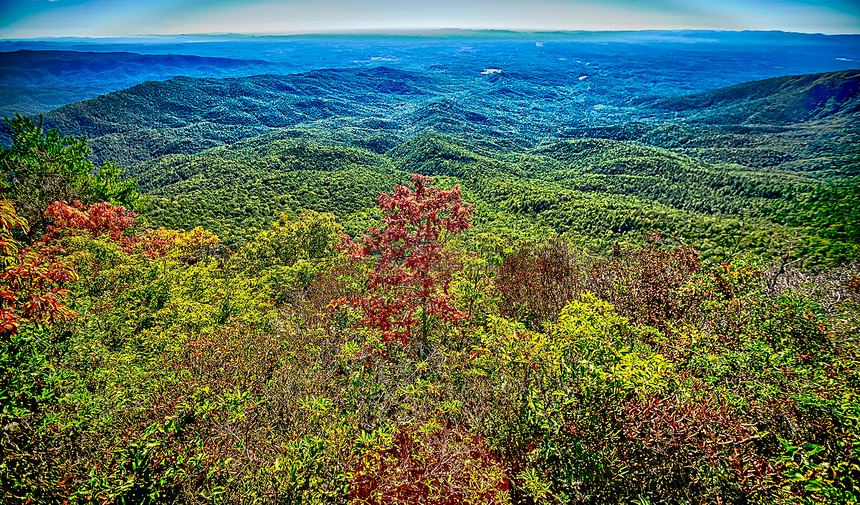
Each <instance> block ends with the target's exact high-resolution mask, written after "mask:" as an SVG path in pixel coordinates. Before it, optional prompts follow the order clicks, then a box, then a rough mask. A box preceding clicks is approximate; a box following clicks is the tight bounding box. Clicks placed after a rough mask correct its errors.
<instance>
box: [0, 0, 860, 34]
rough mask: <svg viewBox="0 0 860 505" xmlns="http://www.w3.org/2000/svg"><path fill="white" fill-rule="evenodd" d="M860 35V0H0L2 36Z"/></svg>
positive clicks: (0, 30) (0, 28)
mask: <svg viewBox="0 0 860 505" xmlns="http://www.w3.org/2000/svg"><path fill="white" fill-rule="evenodd" d="M437 28H461V29H506V30H524V31H543V30H681V29H715V30H783V31H793V32H805V33H828V34H835V33H848V34H857V33H860V1H857V0H531V1H525V2H524V1H516V2H515V1H510V0H0V38H2V39H11V38H46V37H69V36H71V37H107V36H130V35H176V34H199V33H245V34H296V33H328V32H344V31H346V32H348V31H371V32H373V31H375V32H385V31H386V30H403V29H437Z"/></svg>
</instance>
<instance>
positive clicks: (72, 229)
mask: <svg viewBox="0 0 860 505" xmlns="http://www.w3.org/2000/svg"><path fill="white" fill-rule="evenodd" d="M45 217H47V218H48V219H49V220H51V221H52V222H53V224H52V225H50V226H48V227H47V230H48V234H47V236H46V237H47V238H49V239H52V238H58V237H62V236H66V235H70V234H77V233H81V232H86V233H88V234H89V235H91V236H93V237H98V236H101V235H108V236H109V237H110V238H111V240H114V241H116V242H122V243H123V245H125V246H131V245H132V244H131V242H130V239H131V238H130V237H127V236H124V232H125V230H127V229H129V228H131V226H132V225H133V224H134V218H135V213H134V212H132V211H130V210H127V209H126V208H125V207H123V206H121V205H111V204H109V203H106V202H102V203H94V204H92V205H90V206H89V208H87V207H86V206H85V205H83V204H82V203H81V202H79V201H77V200H76V201H74V202H72V204H71V205H69V204H68V203H66V202H53V203H52V204H51V205H49V206H48V210H46V211H45Z"/></svg>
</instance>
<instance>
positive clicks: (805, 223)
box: [131, 130, 858, 265]
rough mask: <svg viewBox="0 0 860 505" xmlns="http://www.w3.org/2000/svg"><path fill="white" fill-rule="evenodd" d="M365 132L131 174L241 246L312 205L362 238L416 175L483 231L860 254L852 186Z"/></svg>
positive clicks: (580, 152)
mask: <svg viewBox="0 0 860 505" xmlns="http://www.w3.org/2000/svg"><path fill="white" fill-rule="evenodd" d="M354 139H355V137H352V136H351V132H350V131H342V130H332V131H330V132H328V134H327V135H320V134H319V132H313V131H303V132H302V131H297V130H293V131H289V130H287V131H285V132H283V133H282V134H280V135H278V136H264V137H261V138H259V139H251V140H248V141H244V142H241V143H237V144H235V145H233V146H230V147H226V148H218V149H213V150H211V151H207V152H205V153H201V154H197V155H172V156H167V157H164V158H162V159H160V160H158V161H156V162H150V163H145V164H141V165H138V166H137V167H135V168H134V169H133V170H132V171H131V174H132V175H134V176H135V177H137V178H138V179H139V180H141V181H142V183H141V189H142V190H144V191H147V192H149V194H150V195H151V196H152V209H151V210H150V212H149V213H148V216H149V217H150V219H153V220H154V222H156V223H158V224H161V225H164V226H166V227H179V228H186V229H190V228H193V227H196V226H203V227H205V228H207V229H211V230H212V231H213V232H215V233H216V234H218V235H219V237H221V238H222V239H223V240H224V242H225V244H227V245H228V247H230V248H232V249H235V248H237V247H238V246H239V244H240V243H241V242H242V241H243V240H245V239H249V238H250V237H252V236H253V235H254V234H255V233H256V232H257V231H258V230H260V229H262V228H264V227H265V226H267V224H268V222H269V221H270V220H271V219H272V218H273V217H274V216H277V215H279V214H280V213H286V214H288V215H296V214H297V213H299V212H300V211H301V210H302V209H313V210H315V211H317V212H331V213H333V214H334V215H335V216H336V217H337V218H338V219H339V220H340V221H341V223H342V225H343V226H344V227H345V229H346V231H347V233H349V234H350V235H352V236H358V235H360V234H362V233H363V232H364V230H366V229H367V228H369V227H373V226H375V224H374V223H375V222H376V220H378V219H379V216H378V214H377V212H376V211H375V210H374V203H373V198H372V196H370V195H374V194H379V193H382V192H384V191H386V189H387V188H389V187H391V186H392V185H394V184H397V183H399V182H405V181H407V180H408V174H409V173H410V170H414V171H416V172H418V173H421V174H424V175H429V176H436V177H440V180H444V181H446V184H447V185H449V186H454V185H459V186H461V187H462V188H463V191H464V195H465V196H466V198H467V199H468V200H469V201H470V202H471V203H473V205H474V207H475V218H474V222H475V224H476V226H477V227H478V228H480V229H482V230H484V231H494V232H496V233H501V234H503V235H506V236H509V237H512V238H517V239H522V240H539V239H540V238H542V237H544V236H546V235H547V234H555V235H563V236H565V237H567V238H568V239H569V240H572V241H574V242H577V243H578V244H579V247H581V248H587V249H590V250H592V251H596V252H600V253H604V252H606V250H607V248H608V247H611V245H612V244H613V243H615V242H616V241H621V242H622V243H628V244H632V243H641V242H642V240H641V237H642V233H643V232H647V231H652V230H654V229H660V230H662V231H663V232H664V235H665V236H666V237H667V238H671V239H673V240H675V241H676V242H678V243H686V244H689V245H691V246H695V247H696V248H697V249H699V250H700V251H701V254H702V255H703V257H704V258H705V259H707V260H709V261H711V260H715V261H723V260H725V259H727V258H728V257H729V256H730V255H731V254H733V253H736V252H738V251H740V250H752V251H756V252H759V253H764V254H770V253H772V252H774V251H773V249H775V248H778V246H776V247H775V243H777V242H780V243H781V241H782V239H781V238H780V237H786V236H792V235H796V236H800V237H803V239H802V240H800V241H799V242H798V244H797V246H796V247H794V248H793V249H792V254H793V255H794V257H795V258H799V257H803V258H804V261H805V262H806V263H807V264H808V265H815V264H826V263H838V262H840V261H850V260H853V259H855V258H856V257H857V254H858V251H857V248H856V243H857V242H856V240H855V239H854V238H852V235H851V233H852V231H851V228H850V225H846V224H845V222H846V220H847V218H848V217H850V213H851V212H852V210H851V209H852V207H851V206H850V203H849V202H850V199H848V197H849V193H846V191H848V190H845V189H843V190H840V189H839V188H840V187H841V188H845V187H850V186H848V185H846V184H844V183H840V184H836V183H826V182H821V181H817V180H811V179H807V178H803V177H798V176H796V175H793V174H776V173H771V174H767V173H764V172H760V171H754V170H751V169H748V168H744V167H740V166H736V165H725V164H711V163H707V162H703V161H700V160H697V159H695V158H690V157H688V156H685V155H681V154H676V153H673V152H670V151H668V150H665V149H659V148H653V147H647V146H643V145H642V144H640V143H636V142H630V141H615V140H604V139H585V140H568V141H562V142H554V143H549V144H547V145H544V146H539V147H537V148H535V149H533V150H527V151H522V150H520V151H517V150H513V151H512V150H511V149H512V146H510V145H508V144H505V143H503V142H494V141H492V139H474V138H457V137H451V136H442V135H428V136H419V137H416V138H414V139H411V140H409V141H407V142H404V143H402V144H399V145H397V146H396V147H394V148H392V149H391V150H389V151H388V152H386V153H385V154H384V155H382V154H376V153H372V152H369V151H366V150H364V149H361V148H357V147H355V146H354V144H353V140H354ZM826 195H829V196H826ZM815 202H818V203H815ZM824 202H832V203H829V204H825V203H824ZM826 209H829V210H826ZM832 210H836V212H833V211H832ZM811 215H814V216H815V218H814V219H810V216H811ZM775 241H776V242H775Z"/></svg>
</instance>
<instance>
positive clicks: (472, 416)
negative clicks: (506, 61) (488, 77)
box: [0, 119, 860, 504]
mask: <svg viewBox="0 0 860 505" xmlns="http://www.w3.org/2000/svg"><path fill="white" fill-rule="evenodd" d="M7 128H8V133H9V134H10V135H11V136H12V138H13V143H12V145H11V146H10V147H9V148H8V149H4V150H3V152H2V154H0V167H2V170H3V174H4V177H3V181H4V186H3V196H4V197H5V198H6V199H5V200H2V204H0V212H2V219H0V225H2V230H0V231H2V236H0V238H2V242H0V247H2V249H0V251H2V256H3V265H4V269H3V271H2V273H0V300H2V302H0V303H2V306H0V317H2V319H0V332H1V333H0V345H2V353H0V359H2V370H3V372H2V375H0V381H2V382H0V383H2V388H0V391H2V397H0V402H2V414H0V415H2V419H0V426H2V430H3V431H2V434H3V436H2V439H0V444H2V449H3V452H2V463H0V484H2V485H0V489H2V493H3V495H2V496H3V500H4V501H7V502H10V503H16V502H22V503H26V502H37V503H91V502H95V501H98V502H109V503H165V502H179V503H252V502H258V503H275V502H277V503H347V502H348V503H418V502H420V503H482V504H483V503H571V502H583V503H607V502H612V503H725V502H727V501H728V502H733V503H778V502H791V503H810V504H812V503H823V502H829V503H837V502H838V503H846V502H853V501H856V499H857V496H858V493H860V484H858V480H860V477H858V471H857V468H858V465H860V456H858V454H857V452H856V447H857V444H858V441H859V440H860V431H858V426H860V425H858V418H860V403H858V400H857V399H858V381H857V377H858V371H860V370H858V363H860V358H858V356H857V347H856V346H857V342H856V337H857V335H858V331H860V271H858V270H857V267H856V264H855V265H853V266H851V265H848V266H845V265H843V266H832V267H830V268H827V269H819V270H816V271H807V270H801V269H799V268H798V267H799V265H800V263H798V262H796V261H794V260H791V259H790V258H791V253H792V251H793V249H792V248H796V247H801V246H808V243H807V242H805V240H807V239H806V238H805V237H801V236H799V235H795V236H794V237H782V238H777V236H776V235H774V236H772V237H771V239H772V240H782V239H783V238H784V239H785V240H786V241H785V242H782V243H778V244H777V245H778V246H779V248H778V251H777V255H776V257H774V256H767V255H765V256H762V255H759V254H754V253H752V252H750V250H746V251H745V250H744V249H743V247H742V246H741V245H740V244H734V245H733V251H732V252H731V253H728V252H725V253H723V255H722V257H723V258H724V259H723V261H722V263H714V262H712V261H707V260H706V259H705V258H704V256H703V255H702V254H700V253H699V252H698V251H697V250H696V249H694V248H692V247H690V246H689V245H683V244H680V243H679V242H678V240H677V238H674V239H673V238H672V237H671V235H670V233H667V232H664V233H663V234H661V233H660V231H658V230H660V229H664V230H669V232H671V233H682V231H681V230H679V229H678V228H679V226H680V225H679V224H678V223H681V222H685V221H687V222H690V223H700V224H692V225H690V226H692V227H693V228H695V227H696V226H699V227H700V228H698V229H697V231H696V233H700V234H701V236H703V237H705V236H706V237H711V239H712V240H714V241H717V242H719V241H720V240H723V239H722V238H720V237H724V236H730V235H731V234H732V233H734V236H735V237H746V236H748V235H749V234H750V233H751V229H749V228H743V229H737V230H735V231H734V232H729V230H728V229H726V230H724V231H723V232H720V231H717V228H718V227H719V226H729V225H728V222H727V221H724V220H723V218H720V217H717V216H718V215H717V214H711V213H708V212H707V211H704V210H689V211H682V210H677V209H673V208H670V207H667V206H663V205H662V204H658V203H645V202H643V201H640V200H638V199H633V198H630V197H621V196H615V195H613V194H612V193H611V192H609V191H596V190H588V191H585V190H583V189H573V188H571V187H569V184H571V183H570V182H569V181H568V179H571V178H568V177H556V180H555V182H553V177H554V176H549V177H543V178H539V177H537V175H538V174H540V173H546V174H560V173H563V172H564V171H565V170H575V169H576V168H568V167H569V166H571V165H576V163H581V164H584V165H586V166H591V165H592V164H595V165H597V166H598V167H599V168H597V169H595V170H594V174H593V175H594V176H607V177H608V176H610V175H613V174H616V175H617V170H616V169H614V168H613V166H614V165H612V164H611V163H610V164H607V165H605V166H604V165H601V164H600V163H599V161H600V156H601V153H604V152H613V151H611V150H612V149H614V150H615V152H616V153H617V155H618V156H619V157H621V158H624V155H625V154H630V153H646V155H648V156H654V157H655V158H656V159H657V160H664V161H663V162H664V163H670V164H671V163H676V164H679V167H684V170H683V171H679V175H678V176H679V177H681V178H684V179H683V180H686V178H689V180H690V184H692V185H693V187H699V186H695V184H701V185H702V186H701V187H702V188H706V187H707V188H711V189H713V188H718V187H719V186H718V185H716V184H715V183H714V182H713V181H711V182H708V178H707V176H706V175H707V174H708V173H709V171H711V170H715V168H713V167H711V166H710V165H707V164H702V163H697V162H693V161H691V160H689V159H688V158H685V157H683V156H680V155H676V154H672V153H669V152H667V151H663V150H659V149H655V148H650V147H647V148H646V147H642V146H641V145H638V144H628V143H625V142H621V141H565V142H561V143H555V144H549V145H547V146H545V147H543V148H541V149H538V150H536V151H533V152H526V153H508V154H505V155H504V156H502V155H500V154H499V152H494V151H493V150H492V149H491V148H490V147H489V145H483V146H476V145H468V144H464V143H457V142H455V141H454V140H453V139H450V138H444V137H438V136H435V137H434V136H428V137H418V138H416V139H413V140H412V141H410V142H409V143H407V144H404V145H401V146H398V147H396V148H394V149H392V150H390V151H389V154H387V155H385V156H383V155H379V154H374V153H371V152H369V151H366V150H362V149H358V148H355V147H345V146H342V145H335V143H323V142H321V143H319V144H310V143H305V142H297V141H295V139H291V140H275V141H273V140H272V139H271V138H269V139H266V141H265V142H262V143H260V144H255V143H254V142H253V141H248V142H245V143H244V144H243V145H241V146H235V147H234V148H219V149H217V150H214V151H210V152H206V153H203V154H199V155H192V156H187V155H185V156H182V155H176V156H174V157H168V158H165V159H164V160H161V161H159V162H157V163H152V164H150V165H148V166H146V167H145V168H144V169H141V171H140V172H139V175H140V176H142V177H146V179H147V180H148V181H150V182H149V184H150V185H151V186H143V189H145V190H148V191H150V192H151V194H152V196H151V197H150V203H149V205H150V206H151V205H155V209H156V210H152V207H147V206H146V205H147V204H146V202H144V201H142V200H141V198H140V196H141V195H139V194H138V193H137V192H135V191H134V190H133V189H132V188H131V187H130V186H129V183H128V182H123V181H122V180H121V179H120V178H119V173H118V172H117V171H116V170H115V168H114V167H113V166H112V165H105V166H103V167H101V168H97V167H95V166H93V165H92V162H90V161H88V160H86V158H85V156H86V148H85V146H84V144H83V143H82V142H80V141H78V140H75V139H69V138H64V137H62V136H60V135H57V134H56V133H55V132H45V131H43V130H41V129H40V128H39V127H38V125H36V124H34V123H32V122H30V121H28V120H26V119H18V120H14V121H9V122H8V123H7ZM607 146H608V147H609V148H610V149H611V150H610V151H606V147H607ZM47 154H50V156H46V155H47ZM613 157H614V156H609V158H610V159H612V158H613ZM412 166H414V167H416V168H417V169H420V170H422V171H424V172H428V173H430V172H432V173H435V174H438V175H437V177H436V178H435V179H434V178H431V177H427V176H424V175H419V174H412V175H409V174H408V172H407V171H406V170H405V169H406V168H407V167H412ZM231 167H232V168H231ZM639 171H640V172H642V176H643V177H647V176H654V175H653V174H655V173H657V172H655V171H654V169H653V168H649V167H648V166H644V167H640V168H639ZM633 173H635V172H633ZM649 174H650V175H649ZM703 174H704V175H703ZM287 175H289V176H287ZM737 177H739V178H740V179H738V180H744V179H743V177H746V175H744V174H739V175H737ZM574 179H575V178H574ZM46 181H51V182H50V184H48V183H46ZM456 182H460V183H462V184H463V186H462V187H461V186H458V185H456V184H455V183H456ZM397 183H403V184H402V185H398V184H397ZM601 183H605V184H607V188H608V187H609V183H608V182H607V180H600V179H598V182H596V183H595V184H601ZM577 184H578V183H577ZM729 184H733V183H731V180H730V181H729ZM683 185H687V183H686V182H685V183H684V184H683ZM37 187H38V188H41V192H40V193H39V194H38V195H34V193H33V190H34V188H37ZM380 192H381V193H382V194H380ZM34 196H38V198H34ZM681 196H682V194H679V195H677V198H681ZM743 197H744V195H739V196H738V198H743ZM774 198H776V199H778V196H774ZM681 201H684V200H683V198H681V199H680V200H678V202H681ZM727 201H730V200H727ZM237 205H244V207H237ZM717 205H722V204H721V203H717ZM132 208H138V209H139V210H142V211H143V212H144V216H140V215H137V214H136V212H134V211H132V210H131V209H132ZM281 211H285V213H284V214H281V215H280V217H278V218H275V219H270V218H268V216H269V215H274V214H278V213H280V212H281ZM332 212H334V214H333V213H332ZM146 216H149V217H148V218H146ZM565 216H568V217H565ZM622 216H627V217H626V218H623V217H622ZM632 216H636V219H639V221H636V220H634V219H633V217H632ZM696 216H698V217H696ZM571 217H575V218H576V220H575V221H570V220H569V219H570V218H571ZM694 217H695V219H693V218H694ZM144 218H146V219H144ZM195 219H197V220H198V221H199V222H198V221H194V220H195ZM559 219H560V220H561V221H559ZM624 219H626V221H624ZM688 220H689V221H688ZM158 222H169V223H173V224H171V228H160V227H159V228H156V227H154V226H153V225H154V224H155V223H158ZM622 222H623V224H622ZM264 223H265V224H264ZM673 223H674V224H673ZM197 224H203V225H205V226H207V227H208V226H217V227H218V231H219V233H221V232H223V233H225V235H226V236H228V237H232V238H231V239H230V240H231V241H230V242H228V244H229V247H225V242H223V241H221V240H220V239H219V237H218V236H217V235H216V234H213V233H212V232H211V231H208V230H207V229H206V228H203V227H195V228H191V227H192V226H195V225H197ZM749 224H750V223H749V222H746V223H745V224H744V225H745V226H749ZM249 225H255V226H257V228H256V229H255V227H254V226H249ZM706 225H707V226H709V227H706ZM673 226H675V228H673ZM177 227H179V228H180V229H177ZM565 227H566V228H565ZM616 227H617V229H616ZM181 228H185V229H181ZM561 228H565V230H566V234H564V233H558V230H560V229H561ZM345 229H346V230H347V231H351V232H352V233H353V237H354V238H349V236H347V235H343V234H342V232H343V231H344V230H345ZM574 230H575V231H574ZM646 230H648V232H647V233H645V234H644V235H643V234H642V232H643V231H646ZM764 230H765V231H766V230H767V228H764ZM607 233H608V235H606V234H607ZM601 234H604V235H601ZM636 235H639V236H640V237H641V239H634V238H633V237H635V236H636ZM600 237H603V239H604V240H608V241H614V240H616V239H618V242H613V244H612V246H610V247H609V248H608V249H606V250H605V251H604V252H603V253H602V254H596V253H595V252H594V251H595V250H599V248H598V249H594V248H588V247H585V248H583V246H584V245H586V246H587V245H593V244H594V243H595V242H594V241H595V240H599V239H600ZM626 237H629V242H636V241H638V242H639V243H640V245H625V244H624V242H623V240H624V239H625V238H626ZM791 240H793V242H792V241H791ZM804 244H805V245H804ZM855 244H856V243H855ZM729 245H731V244H724V246H725V247H728V246H729ZM830 247H832V244H830V245H828V246H826V247H825V248H830ZM714 254H717V253H714ZM822 257H823V258H826V257H827V255H826V254H822Z"/></svg>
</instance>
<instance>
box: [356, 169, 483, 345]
mask: <svg viewBox="0 0 860 505" xmlns="http://www.w3.org/2000/svg"><path fill="white" fill-rule="evenodd" d="M430 182H432V178H430V177H425V176H422V175H418V174H412V184H413V186H414V187H415V190H414V191H413V190H412V189H410V188H408V187H406V186H395V187H394V191H393V192H392V193H391V194H390V195H388V194H382V195H380V196H379V198H377V199H376V203H377V205H379V208H380V209H382V212H383V215H384V225H383V226H382V227H381V228H372V229H370V230H369V231H368V233H367V235H365V236H364V237H363V238H362V240H361V243H360V244H356V243H354V242H353V241H352V240H350V239H349V238H348V237H344V242H343V244H341V246H340V247H341V250H343V251H346V252H348V253H349V254H350V255H351V257H352V258H354V259H366V258H373V259H375V260H376V265H375V268H374V270H373V271H372V272H371V273H370V277H369V279H368V283H367V290H368V292H369V294H368V295H367V296H365V297H363V298H353V299H351V300H348V303H350V304H351V305H353V306H354V307H358V308H360V309H361V310H362V312H363V320H362V324H364V325H366V326H368V327H370V328H375V329H378V330H379V331H381V332H382V336H383V339H384V341H385V342H389V341H391V340H392V339H396V340H400V341H401V342H403V343H404V344H405V343H406V342H408V341H409V340H411V339H412V338H413V336H414V332H415V331H416V329H417V330H419V331H420V336H421V338H422V341H426V339H427V336H428V332H429V329H430V322H431V320H432V319H433V318H437V319H438V320H443V321H449V322H450V321H457V320H459V319H461V318H462V317H464V314H463V313H462V312H460V311H459V310H457V309H456V308H455V307H454V306H453V305H452V304H451V303H450V297H449V294H448V285H449V281H448V279H447V278H444V277H443V276H441V275H439V274H438V272H435V271H434V268H435V267H437V266H438V265H439V263H440V262H441V261H442V260H443V259H444V258H445V253H444V252H443V251H442V245H443V244H442V240H441V236H442V234H443V233H444V232H448V233H451V234H457V233H459V232H461V231H463V230H465V229H466V228H468V227H469V226H470V225H471V223H470V222H469V219H470V218H471V216H472V207H471V205H469V204H467V203H464V202H463V199H462V197H461V195H460V188H459V187H458V186H454V187H453V188H451V189H450V190H448V191H443V190H441V189H439V188H437V187H435V186H432V185H430ZM419 323H420V327H419Z"/></svg>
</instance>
